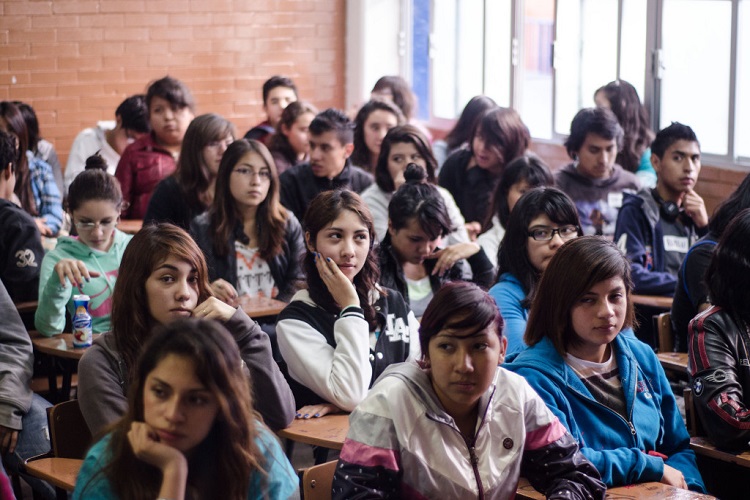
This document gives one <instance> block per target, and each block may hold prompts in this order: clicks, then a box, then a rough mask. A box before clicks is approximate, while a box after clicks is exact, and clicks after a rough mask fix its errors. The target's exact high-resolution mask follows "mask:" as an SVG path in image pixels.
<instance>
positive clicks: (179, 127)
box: [148, 97, 194, 146]
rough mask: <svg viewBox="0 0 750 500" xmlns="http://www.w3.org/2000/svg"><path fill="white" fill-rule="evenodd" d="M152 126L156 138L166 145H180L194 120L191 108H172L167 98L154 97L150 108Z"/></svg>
mask: <svg viewBox="0 0 750 500" xmlns="http://www.w3.org/2000/svg"><path fill="white" fill-rule="evenodd" d="M148 115H149V120H150V121H151V128H152V129H153V131H154V134H156V138H157V139H159V141H160V142H161V143H163V144H164V145H165V146H179V145H181V144H182V139H183V137H185V131H186V130H187V128H188V125H190V122H191V121H193V118H194V116H193V112H192V111H190V108H187V107H185V108H176V109H174V108H172V105H171V104H170V103H169V101H167V100H166V99H163V98H161V97H153V98H152V99H151V106H149V109H148Z"/></svg>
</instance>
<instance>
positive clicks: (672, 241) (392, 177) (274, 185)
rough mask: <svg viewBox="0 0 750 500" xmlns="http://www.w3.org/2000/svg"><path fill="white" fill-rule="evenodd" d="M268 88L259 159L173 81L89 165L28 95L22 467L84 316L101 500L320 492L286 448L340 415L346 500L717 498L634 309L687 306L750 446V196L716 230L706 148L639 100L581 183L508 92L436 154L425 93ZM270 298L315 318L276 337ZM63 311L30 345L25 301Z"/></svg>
mask: <svg viewBox="0 0 750 500" xmlns="http://www.w3.org/2000/svg"><path fill="white" fill-rule="evenodd" d="M262 91H263V110H264V112H265V114H266V119H265V120H264V121H262V122H261V123H260V124H258V125H256V126H254V127H252V128H251V129H250V130H249V131H248V132H247V133H246V134H244V136H240V135H238V133H237V132H238V131H237V129H236V128H235V125H234V124H232V123H231V122H230V121H228V120H227V119H225V118H223V117H222V116H220V115H217V114H214V113H207V114H201V115H198V116H195V115H196V103H195V101H194V99H193V97H192V94H191V91H190V89H189V88H188V87H187V86H186V85H185V84H184V83H182V82H180V81H179V80H177V79H175V78H172V77H169V76H167V77H164V78H161V79H159V80H156V81H154V82H152V83H151V84H150V85H149V86H148V89H147V91H146V93H145V94H144V95H135V96H131V97H129V98H127V99H125V100H124V101H123V102H122V103H121V104H120V105H119V106H118V107H117V110H116V112H115V121H114V122H99V124H97V126H95V127H92V128H88V129H86V130H84V131H82V132H81V133H80V134H79V135H78V136H77V137H76V139H75V141H74V143H73V147H72V150H71V153H70V155H69V158H68V161H67V165H66V168H65V170H64V172H63V171H61V168H60V164H59V160H58V159H57V155H56V153H54V148H52V147H51V145H50V144H49V143H47V142H46V141H43V139H41V138H40V136H39V124H38V123H37V122H36V116H35V115H33V109H31V108H30V106H28V105H25V104H23V103H14V102H9V101H2V102H0V228H2V230H3V234H4V238H3V241H2V242H0V254H1V256H2V260H0V262H1V263H2V264H0V280H1V281H0V309H1V310H2V312H3V313H4V317H5V318H6V323H7V325H6V326H5V327H3V329H2V333H1V334H0V335H2V339H3V341H2V343H0V370H2V371H3V372H4V373H10V374H11V375H8V376H4V377H2V380H3V381H4V383H3V384H2V387H1V388H0V393H3V394H4V397H3V398H0V451H2V454H3V464H5V466H6V467H8V468H9V472H11V473H13V474H17V473H19V472H20V473H23V470H22V468H21V467H20V464H21V463H22V462H23V460H25V459H26V458H29V457H30V456H33V455H38V454H41V453H44V452H45V451H47V450H48V449H49V440H48V438H46V437H44V436H43V432H44V431H43V429H44V427H45V426H46V420H45V419H44V414H45V408H47V407H49V406H50V405H49V403H48V402H47V401H45V400H44V399H43V398H42V397H40V396H39V395H36V394H33V393H32V391H31V389H30V386H29V379H30V378H31V375H32V370H33V365H34V363H33V354H32V350H31V342H30V340H29V336H28V335H27V334H26V329H27V328H30V327H31V324H32V323H33V326H34V327H35V328H34V329H36V330H37V331H38V332H39V333H40V334H41V335H43V336H48V337H51V336H54V335H57V334H60V333H62V332H65V331H69V330H68V329H69V328H70V327H71V319H72V317H73V316H74V315H75V304H74V296H75V295H78V294H83V295H87V296H89V297H90V303H89V314H90V315H91V318H92V330H93V332H94V333H97V334H101V335H99V336H98V338H97V339H96V340H95V341H94V343H93V345H92V346H91V347H90V348H88V349H87V350H86V352H85V353H84V355H83V357H82V359H81V361H80V364H79V367H78V389H77V397H78V400H79V404H80V408H81V412H82V414H83V417H84V419H85V421H86V425H87V426H88V427H89V429H90V431H91V433H92V435H93V436H94V439H95V442H94V444H93V445H92V447H91V448H90V450H89V452H88V454H87V456H86V458H85V461H84V462H83V466H82V469H81V471H80V474H79V476H78V481H77V483H76V489H75V492H74V495H73V498H91V497H102V498H131V497H132V498H157V497H158V498H170V499H178V498H179V499H182V498H208V497H216V498H219V497H221V498H289V497H294V496H295V495H296V494H297V489H298V479H297V477H296V475H295V473H294V471H293V469H292V467H291V464H290V462H289V460H288V459H287V458H286V457H285V456H284V454H283V452H282V451H281V447H280V446H279V443H278V441H277V439H276V437H275V436H274V434H273V431H277V430H280V429H283V428H285V427H287V426H289V425H290V424H291V423H292V422H293V421H294V420H295V418H296V419H315V418H321V417H323V416H325V415H327V414H332V413H341V412H351V415H350V430H349V434H348V437H347V439H346V441H345V442H344V445H343V449H342V450H341V454H340V457H339V458H338V460H339V463H338V466H337V467H336V472H335V475H334V478H333V490H332V496H333V497H334V498H341V499H344V498H355V497H356V498H384V497H398V496H401V497H405V498H406V497H408V498H414V497H416V498H436V497H443V498H464V497H470V496H473V497H476V496H480V497H487V498H507V497H512V496H513V495H514V494H515V491H516V488H517V485H518V482H519V478H520V477H524V478H526V479H528V480H529V481H530V483H531V484H532V485H533V486H534V487H535V488H536V489H537V490H539V491H542V492H544V493H545V494H547V495H548V496H549V497H551V498H581V499H584V498H586V499H588V498H604V494H605V491H606V489H607V488H608V487H614V486H621V485H628V484H634V483H642V482H662V483H665V484H667V485H670V486H674V487H677V488H683V489H690V490H693V491H696V492H705V491H706V487H705V485H704V482H703V479H702V477H701V473H700V471H699V469H698V464H697V462H696V456H695V454H694V452H693V451H692V450H691V448H690V437H689V435H688V432H687V428H686V426H685V422H684V420H683V417H682V416H681V414H680V410H679V407H678V402H677V398H676V397H675V394H674V393H673V389H672V387H671V386H670V382H669V381H668V380H667V377H666V375H665V372H664V370H663V369H662V367H661V365H660V364H659V361H658V359H657V357H656V355H655V354H654V349H656V348H658V347H659V346H658V345H655V343H654V338H653V332H650V331H649V328H648V326H650V325H645V324H644V323H645V322H644V321H642V320H641V321H640V324H639V320H638V318H639V316H638V315H637V311H636V306H634V300H633V295H634V294H641V295H661V296H666V297H674V300H673V308H672V315H671V319H672V322H673V325H672V326H673V335H674V346H675V349H676V350H679V351H682V352H685V351H687V352H688V355H689V377H690V384H691V387H692V390H693V393H694V395H695V401H696V406H697V413H698V415H699V417H700V418H701V419H702V420H703V421H704V423H705V427H706V428H707V430H708V433H709V437H710V438H712V439H713V440H714V441H715V442H716V444H717V445H718V446H721V447H724V448H727V449H734V450H737V449H747V448H748V438H749V436H750V434H749V431H748V428H750V411H748V409H747V405H746V403H745V401H746V400H747V399H750V386H749V385H750V384H748V382H747V380H748V379H750V372H747V359H746V358H747V355H746V352H747V350H748V349H750V336H748V331H750V330H748V325H749V324H750V315H748V313H746V312H745V311H746V310H748V306H750V295H748V292H747V291H746V289H745V288H744V286H746V285H745V284H746V282H747V281H748V280H750V263H748V259H747V258H745V257H744V256H746V255H748V253H750V244H748V243H747V242H748V241H750V176H748V178H746V179H745V181H744V182H742V184H741V185H740V186H739V187H738V188H737V190H736V191H735V192H734V193H733V194H732V195H731V196H729V197H728V199H727V200H726V201H725V202H724V203H723V204H721V205H720V206H719V208H718V209H717V210H716V211H715V213H714V215H713V216H712V217H710V218H709V215H708V212H707V209H706V207H705V204H704V201H703V199H702V198H701V197H700V196H699V195H698V194H697V193H696V191H695V185H696V182H697V181H698V176H699V173H700V170H701V152H700V143H699V141H698V138H697V137H696V135H695V133H694V132H693V130H692V129H691V128H690V127H689V126H687V125H684V124H680V123H676V122H675V123H672V124H671V125H670V126H668V127H666V128H664V129H663V130H660V131H658V132H656V133H654V132H653V131H651V130H650V129H648V126H647V123H648V116H647V113H646V110H645V108H644V107H643V106H642V104H641V103H640V100H639V98H638V95H637V94H636V93H635V89H633V87H632V86H631V85H630V84H628V83H627V82H624V81H616V82H611V83H609V84H607V85H605V86H603V87H602V88H600V89H599V90H597V92H596V95H595V97H594V102H595V104H596V106H595V107H590V108H584V109H581V110H580V111H579V112H578V113H577V114H576V115H575V117H574V118H573V121H572V123H571V126H570V135H569V137H568V138H567V140H566V141H565V148H566V150H567V153H568V155H569V156H570V158H571V160H572V162H571V163H570V164H568V165H565V166H562V167H561V168H559V169H557V170H556V171H554V172H553V170H552V169H550V167H549V166H548V165H546V164H545V162H544V160H542V159H541V158H540V157H538V156H536V155H535V154H534V153H532V152H531V151H530V150H529V147H530V143H531V137H530V134H529V130H528V128H527V127H526V125H525V124H524V123H523V121H522V119H521V116H519V114H518V113H517V112H516V111H514V110H512V109H507V108H502V107H499V106H497V105H496V104H495V102H494V101H492V99H489V98H487V97H485V96H477V97H475V98H474V99H472V100H471V101H470V102H469V103H468V104H467V106H466V108H465V109H464V111H463V113H462V114H461V116H460V117H459V119H458V120H457V123H456V127H455V128H454V129H453V130H452V131H450V132H449V133H448V135H447V137H446V138H445V140H441V141H435V142H434V144H433V143H432V137H431V135H430V132H429V131H428V130H427V129H426V127H425V126H424V124H422V123H420V122H419V121H418V120H416V119H415V114H416V113H415V104H416V103H415V100H414V96H413V95H412V94H411V91H410V89H409V85H408V84H407V83H406V82H405V81H403V79H402V78H400V77H384V78H381V79H380V80H379V81H378V83H377V84H376V85H375V87H374V88H373V91H372V95H371V96H370V97H371V99H370V100H369V101H368V102H367V103H366V104H364V105H363V106H362V107H361V108H360V110H359V112H358V113H356V116H355V117H353V119H352V118H350V117H349V116H347V114H346V113H344V112H343V111H340V110H337V109H334V108H329V109H325V110H323V111H320V112H318V110H317V109H316V108H315V106H314V105H313V104H311V103H309V102H305V101H300V100H298V99H299V96H298V91H297V88H296V86H295V84H294V82H293V81H292V80H290V79H289V78H287V77H283V76H274V77H272V78H270V79H269V80H268V81H266V82H265V84H264V85H263V89H262ZM29 109H30V111H29ZM24 110H25V111H24ZM26 115H29V116H31V115H33V116H31V117H30V118H26V121H25V120H24V117H25V116H26ZM240 137H242V138H240ZM30 141H31V142H30ZM433 146H434V147H433ZM58 174H59V175H58ZM58 184H59V185H58ZM63 198H64V200H65V203H64V208H65V212H63ZM121 218H122V219H136V220H142V221H143V226H142V228H141V229H140V230H139V231H138V232H137V233H136V234H135V235H131V234H126V233H125V232H123V231H121V230H120V229H118V223H119V222H120V220H121ZM121 270H122V272H121ZM248 299H251V300H255V299H275V300H277V301H281V302H283V303H286V307H284V309H283V310H282V311H281V313H280V314H279V315H278V316H277V317H272V318H268V317H266V318H262V319H261V322H260V323H259V322H258V321H256V320H255V318H251V317H250V316H248V314H247V313H246V312H245V311H244V310H243V305H242V304H243V301H245V300H248ZM34 300H36V301H37V307H36V312H35V315H34V316H33V318H24V321H25V322H26V325H24V322H23V321H22V319H21V317H20V316H19V314H18V312H17V310H16V309H15V307H13V304H14V303H15V304H17V303H20V302H24V301H34ZM640 314H641V315H642V314H645V313H644V311H643V310H640ZM746 315H747V316H748V317H747V318H746V317H745V316H746ZM693 318H695V319H693ZM719 373H723V374H725V376H724V377H720V376H719ZM6 380H7V381H8V382H7V383H6ZM746 386H747V387H746ZM746 388H747V391H748V392H747V393H745V392H744V390H745V389H746ZM0 471H2V469H0ZM133 474H136V475H137V476H138V477H140V478H143V479H142V480H139V481H132V480H131V479H130V476H133ZM2 476H3V475H2V474H0V479H3V477H2ZM23 477H24V478H25V479H26V480H27V481H28V482H29V484H30V485H31V487H32V488H33V489H34V491H35V494H38V495H39V496H40V497H41V498H54V495H55V492H54V490H53V489H52V488H51V487H50V486H49V485H48V484H47V483H45V482H44V481H41V480H35V479H33V478H30V477H29V478H27V477H26V476H25V475H24V476H23ZM2 486H3V485H2V484H0V489H2Z"/></svg>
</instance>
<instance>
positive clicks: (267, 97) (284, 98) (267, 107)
mask: <svg viewBox="0 0 750 500" xmlns="http://www.w3.org/2000/svg"><path fill="white" fill-rule="evenodd" d="M296 100H297V86H296V85H294V82H293V81H292V80H291V79H290V78H287V77H285V76H279V75H274V76H272V77H271V78H269V79H268V80H266V81H265V83H263V112H264V113H265V114H266V119H265V120H264V121H262V122H260V123H259V124H257V125H256V126H254V127H253V128H251V129H250V130H248V131H247V133H246V134H245V139H254V140H256V141H260V142H262V143H263V144H265V145H268V141H269V140H270V139H271V136H272V135H273V134H274V132H276V126H277V124H278V123H279V119H280V118H281V113H282V112H283V111H284V109H285V108H286V107H287V106H288V105H289V104H290V103H293V102H294V101H296Z"/></svg>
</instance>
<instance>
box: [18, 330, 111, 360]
mask: <svg viewBox="0 0 750 500" xmlns="http://www.w3.org/2000/svg"><path fill="white" fill-rule="evenodd" d="M98 337H99V334H95V335H94V338H95V339H96V338H98ZM31 343H32V344H33V345H34V349H36V350H37V351H39V352H40V353H42V354H47V355H48V356H55V357H58V358H64V359H75V360H80V359H81V357H82V356H83V353H84V352H86V349H88V347H73V334H72V333H61V334H60V335H54V336H52V337H44V336H42V335H41V334H39V333H36V334H35V335H32V337H31Z"/></svg>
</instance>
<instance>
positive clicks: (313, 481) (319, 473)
mask: <svg viewBox="0 0 750 500" xmlns="http://www.w3.org/2000/svg"><path fill="white" fill-rule="evenodd" d="M337 464H338V460H332V461H330V462H326V463H324V464H320V465H314V466H312V467H308V468H306V469H301V470H300V471H299V473H300V475H301V476H302V478H301V479H300V481H301V483H302V487H301V489H302V500H329V499H330V498H331V487H332V486H333V474H334V473H335V472H336V465H337Z"/></svg>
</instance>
